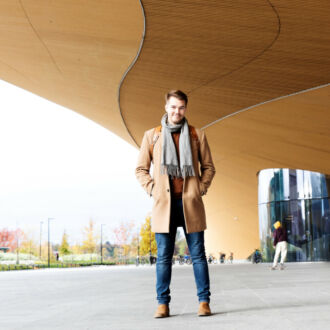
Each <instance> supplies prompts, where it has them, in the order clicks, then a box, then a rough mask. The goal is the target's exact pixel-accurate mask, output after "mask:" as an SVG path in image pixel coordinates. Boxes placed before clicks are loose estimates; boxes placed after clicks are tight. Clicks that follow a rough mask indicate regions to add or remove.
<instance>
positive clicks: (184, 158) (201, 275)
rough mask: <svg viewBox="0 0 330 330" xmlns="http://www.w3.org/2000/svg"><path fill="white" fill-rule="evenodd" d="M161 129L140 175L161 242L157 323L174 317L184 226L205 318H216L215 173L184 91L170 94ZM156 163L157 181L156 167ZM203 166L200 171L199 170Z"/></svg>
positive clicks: (144, 149) (144, 152) (143, 157)
mask: <svg viewBox="0 0 330 330" xmlns="http://www.w3.org/2000/svg"><path fill="white" fill-rule="evenodd" d="M165 99H166V105H165V111H166V113H165V114H164V116H163V117H162V120H161V126H159V127H157V128H153V129H151V130H149V131H146V132H145V133H144V137H143V140H142V144H141V149H140V154H139V158H138V164H137V168H136V176H137V179H138V180H139V182H140V183H141V185H142V187H143V188H144V189H145V190H146V191H147V193H148V194H149V195H150V196H152V197H153V198H154V205H153V210H152V231H153V232H155V233H156V234H155V237H156V242H157V263H156V277H157V281H156V282H157V283H156V291H157V300H158V308H157V310H156V313H155V317H156V318H161V317H168V316H169V303H170V300H171V297H170V282H171V273H172V257H173V252H174V243H175V235H176V231H177V227H183V230H184V233H185V236H186V240H187V243H188V248H189V251H190V255H191V258H192V263H193V269H194V275H195V282H196V286H197V295H198V299H199V303H200V304H199V310H198V315H199V316H207V315H211V311H210V307H209V302H210V283H209V282H210V281H209V273H208V266H207V261H206V257H205V248H204V230H205V229H206V219H205V210H204V205H203V201H202V196H203V195H205V194H206V192H207V189H208V188H209V186H210V184H211V181H212V179H213V176H214V174H215V169H214V165H213V161H212V157H211V152H210V149H209V145H208V143H207V140H206V136H205V134H204V132H203V131H201V130H199V129H195V128H194V127H192V126H188V122H187V119H186V118H185V115H186V111H187V104H188V98H187V95H186V94H184V93H183V92H182V91H180V90H174V91H170V92H169V93H167V94H166V97H165ZM151 162H153V166H154V170H153V177H151V175H150V165H151ZM199 165H200V166H199Z"/></svg>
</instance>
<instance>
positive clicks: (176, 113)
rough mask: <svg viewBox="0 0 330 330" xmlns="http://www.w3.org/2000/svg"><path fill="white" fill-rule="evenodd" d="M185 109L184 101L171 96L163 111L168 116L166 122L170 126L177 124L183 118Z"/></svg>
mask: <svg viewBox="0 0 330 330" xmlns="http://www.w3.org/2000/svg"><path fill="white" fill-rule="evenodd" d="M186 109H187V108H186V103H185V101H183V100H179V99H177V98H176V97H174V96H171V97H170V98H169V99H168V101H167V103H166V105H165V110H166V112H167V114H168V122H169V123H170V124H171V125H176V124H179V123H180V122H181V121H182V119H183V118H184V116H185V112H186Z"/></svg>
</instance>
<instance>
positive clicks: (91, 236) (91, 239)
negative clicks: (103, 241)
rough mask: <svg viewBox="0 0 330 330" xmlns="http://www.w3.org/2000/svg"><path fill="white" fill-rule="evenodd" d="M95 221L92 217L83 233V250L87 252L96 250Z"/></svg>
mask: <svg viewBox="0 0 330 330" xmlns="http://www.w3.org/2000/svg"><path fill="white" fill-rule="evenodd" d="M94 225H95V224H94V221H93V220H92V219H91V220H90V221H89V224H88V226H87V227H85V228H84V231H83V234H84V236H85V240H84V241H83V244H82V250H83V251H84V252H85V253H94V252H95V250H96V242H97V235H96V234H95V233H94V232H95V230H94Z"/></svg>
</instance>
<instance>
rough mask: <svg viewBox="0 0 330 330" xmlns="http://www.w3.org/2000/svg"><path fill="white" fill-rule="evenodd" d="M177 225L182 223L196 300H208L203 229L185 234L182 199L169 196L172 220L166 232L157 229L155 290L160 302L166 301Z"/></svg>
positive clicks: (208, 282) (168, 297) (208, 290)
mask: <svg viewBox="0 0 330 330" xmlns="http://www.w3.org/2000/svg"><path fill="white" fill-rule="evenodd" d="M177 227H183V230H184V233H185V236H186V240H187V244H188V248H189V252H190V255H191V260H192V264H193V269H194V275H195V282H196V287H197V296H198V300H199V302H202V301H204V302H209V301H210V295H211V293H210V279H209V270H208V265H207V261H206V256H205V247H204V231H201V232H197V233H191V234H187V232H186V227H185V221H184V215H183V205H182V199H172V202H171V222H170V232H169V233H156V235H155V236H156V242H157V264H156V277H157V283H156V291H157V300H158V303H159V304H169V302H170V300H171V296H170V283H171V275H172V258H173V253H174V244H175V236H176V231H177Z"/></svg>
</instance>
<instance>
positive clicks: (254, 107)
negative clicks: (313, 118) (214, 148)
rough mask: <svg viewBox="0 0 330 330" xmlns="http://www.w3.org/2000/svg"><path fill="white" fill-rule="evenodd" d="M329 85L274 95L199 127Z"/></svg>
mask: <svg viewBox="0 0 330 330" xmlns="http://www.w3.org/2000/svg"><path fill="white" fill-rule="evenodd" d="M328 86H330V83H327V84H324V85H320V86H315V87H311V88H308V89H304V90H301V91H298V92H295V93H292V94H287V95H282V96H279V97H276V98H274V99H271V100H268V101H265V102H261V103H258V104H254V105H251V106H250V107H247V108H244V109H241V110H238V111H236V112H234V113H231V114H229V115H227V116H224V117H221V118H219V119H217V120H215V121H213V122H211V123H209V124H207V125H205V126H203V127H201V129H203V130H204V129H206V128H208V127H210V126H212V125H215V124H217V123H219V122H220V121H223V120H225V119H227V118H230V117H233V116H235V115H238V114H240V113H242V112H245V111H248V110H255V109H256V108H257V107H259V106H261V105H264V104H268V103H271V102H275V101H279V100H282V99H285V98H288V97H290V96H294V95H298V94H303V93H308V92H310V91H313V90H316V89H321V88H324V87H328Z"/></svg>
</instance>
